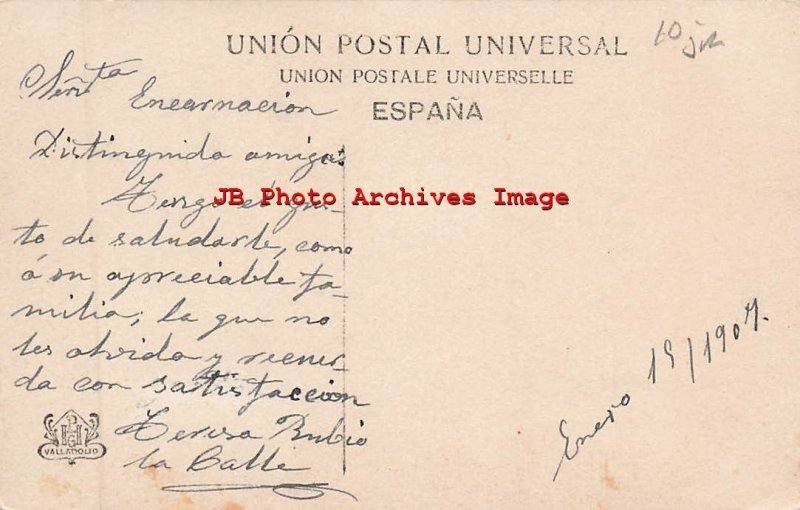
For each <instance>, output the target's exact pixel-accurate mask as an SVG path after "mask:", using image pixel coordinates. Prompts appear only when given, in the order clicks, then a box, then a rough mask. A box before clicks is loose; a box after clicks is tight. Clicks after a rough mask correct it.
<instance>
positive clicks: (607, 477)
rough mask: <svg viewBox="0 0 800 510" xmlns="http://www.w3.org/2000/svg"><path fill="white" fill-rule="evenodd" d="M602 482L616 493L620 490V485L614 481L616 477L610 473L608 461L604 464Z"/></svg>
mask: <svg viewBox="0 0 800 510" xmlns="http://www.w3.org/2000/svg"><path fill="white" fill-rule="evenodd" d="M600 481H601V482H603V484H604V485H605V486H606V487H608V488H609V489H611V490H614V491H618V490H619V484H618V483H617V481H616V480H615V479H614V477H613V476H611V473H609V472H608V461H606V463H605V464H603V476H602V477H601V478H600Z"/></svg>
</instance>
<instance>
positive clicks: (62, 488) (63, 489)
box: [41, 476, 81, 496]
mask: <svg viewBox="0 0 800 510" xmlns="http://www.w3.org/2000/svg"><path fill="white" fill-rule="evenodd" d="M41 484H42V487H43V488H44V490H46V491H47V492H50V493H52V494H54V495H55V496H63V495H64V494H66V493H68V492H75V493H76V494H80V492H81V491H80V489H79V488H77V487H74V486H72V485H70V484H68V483H66V482H62V481H61V480H59V479H58V478H56V477H55V476H44V477H42V481H41Z"/></svg>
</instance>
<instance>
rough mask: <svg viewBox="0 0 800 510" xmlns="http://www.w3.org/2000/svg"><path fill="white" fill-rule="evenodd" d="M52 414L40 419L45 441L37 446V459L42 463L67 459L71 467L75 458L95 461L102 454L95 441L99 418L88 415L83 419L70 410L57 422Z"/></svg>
mask: <svg viewBox="0 0 800 510" xmlns="http://www.w3.org/2000/svg"><path fill="white" fill-rule="evenodd" d="M53 416H54V415H53V414H48V415H47V416H45V417H44V428H45V434H44V437H45V439H47V440H48V442H47V443H45V444H43V445H41V446H40V447H39V450H38V453H39V456H40V457H41V458H43V459H45V460H67V461H69V463H70V464H75V461H76V460H78V459H99V458H100V457H102V456H103V455H105V454H106V447H105V445H104V444H102V443H99V442H97V438H98V437H99V433H98V428H99V427H100V416H98V414H97V413H92V414H90V415H89V420H84V419H83V417H82V416H81V415H79V414H78V413H76V412H75V411H73V410H72V409H70V410H69V411H67V412H66V413H64V414H63V415H62V416H61V418H59V419H58V420H53Z"/></svg>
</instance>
